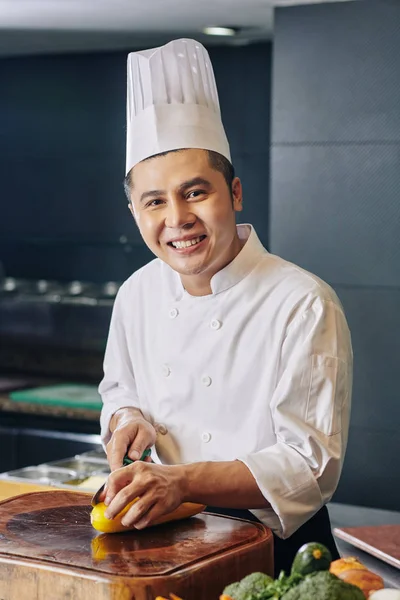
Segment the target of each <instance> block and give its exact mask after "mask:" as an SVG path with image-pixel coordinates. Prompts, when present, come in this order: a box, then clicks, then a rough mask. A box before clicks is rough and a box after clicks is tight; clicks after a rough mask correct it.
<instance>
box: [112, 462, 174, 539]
mask: <svg viewBox="0 0 400 600" xmlns="http://www.w3.org/2000/svg"><path fill="white" fill-rule="evenodd" d="M183 483H184V479H183V476H182V473H181V469H180V467H179V465H177V466H168V465H157V464H154V463H147V462H142V461H136V462H134V463H133V464H131V465H128V466H127V467H122V468H120V469H117V470H116V471H114V472H113V473H111V474H110V475H109V477H108V480H107V487H106V499H105V503H106V504H107V505H108V508H107V510H106V513H105V516H106V517H107V518H108V519H113V518H114V517H115V516H116V515H117V514H118V513H119V512H121V510H122V509H123V508H125V506H126V505H127V504H129V502H131V501H132V500H134V499H135V498H139V499H138V501H137V502H135V504H133V506H131V508H130V509H129V510H128V511H127V513H126V514H125V515H124V517H123V519H122V524H123V525H125V526H129V527H132V526H134V527H135V528H136V529H143V528H145V527H147V526H148V525H151V523H152V522H153V521H155V520H156V519H158V518H159V517H161V516H162V515H164V514H167V513H169V512H171V511H173V510H174V509H175V508H177V507H178V506H179V505H180V504H181V503H182V501H183V494H184V493H183Z"/></svg>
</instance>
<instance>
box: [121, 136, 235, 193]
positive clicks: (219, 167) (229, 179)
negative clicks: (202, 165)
mask: <svg viewBox="0 0 400 600" xmlns="http://www.w3.org/2000/svg"><path fill="white" fill-rule="evenodd" d="M183 150H188V148H178V149H177V150H168V152H160V154H153V155H152V156H148V157H147V158H145V159H144V160H143V162H144V161H145V160H151V159H152V158H156V157H157V156H166V155H167V154H170V153H171V152H182V151H183ZM206 152H207V154H208V162H209V164H210V167H211V168H212V169H214V171H219V172H220V173H222V175H223V176H224V179H225V181H226V184H227V186H228V188H229V189H230V190H231V192H232V183H233V180H234V179H235V168H234V166H233V165H232V163H231V162H230V161H229V160H228V159H227V158H226V157H225V156H223V155H222V154H220V153H219V152H215V151H214V150H206ZM132 168H133V167H132ZM131 173H132V169H131V170H130V171H129V173H128V174H127V175H126V177H125V179H124V190H125V194H126V197H127V198H128V202H129V203H130V201H131Z"/></svg>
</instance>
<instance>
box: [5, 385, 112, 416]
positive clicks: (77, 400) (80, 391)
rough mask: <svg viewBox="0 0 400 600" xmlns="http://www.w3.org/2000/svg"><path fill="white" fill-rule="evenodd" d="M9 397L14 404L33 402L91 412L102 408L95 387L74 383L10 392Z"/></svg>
mask: <svg viewBox="0 0 400 600" xmlns="http://www.w3.org/2000/svg"><path fill="white" fill-rule="evenodd" d="M9 397H10V398H11V400H13V401H14V402H33V403H35V404H52V405H54V406H68V407H71V408H72V407H73V408H86V409H92V410H100V409H101V407H102V402H101V396H100V394H99V393H98V391H97V387H96V386H95V385H81V384H75V383H63V384H59V385H48V386H43V387H37V388H31V389H27V390H19V391H16V392H11V393H10V395H9Z"/></svg>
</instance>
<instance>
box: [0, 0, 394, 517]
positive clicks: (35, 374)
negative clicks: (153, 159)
mask: <svg viewBox="0 0 400 600" xmlns="http://www.w3.org/2000/svg"><path fill="white" fill-rule="evenodd" d="M170 1H171V6H172V5H174V4H175V6H176V8H177V7H178V4H179V2H178V1H177V0H170ZM16 4H17V3H13V4H11V3H8V1H7V0H0V52H1V56H0V182H1V186H0V336H1V337H0V384H1V386H2V388H0V472H1V471H5V470H9V469H14V468H16V467H21V466H24V465H29V464H37V463H39V462H44V461H49V460H54V459H56V458H62V457H64V456H71V455H73V454H75V453H76V452H80V451H83V450H87V449H90V448H93V447H94V445H95V444H98V438H97V434H98V430H99V428H98V413H97V411H93V410H92V411H90V410H86V411H85V410H75V411H74V410H73V409H72V408H69V409H68V408H65V407H64V408H60V407H58V408H54V407H51V408H47V409H44V408H42V409H38V407H37V406H36V407H33V406H31V405H29V404H28V403H16V402H15V403H13V402H12V401H10V400H9V395H8V394H9V391H10V390H11V389H13V388H23V387H32V386H34V385H36V384H42V383H52V382H74V383H81V384H90V385H93V384H96V385H97V383H98V381H99V379H100V378H101V372H102V355H103V351H104V347H105V341H106V336H107V330H108V323H109V319H110V314H111V308H112V302H113V298H114V296H115V293H116V290H117V289H118V285H119V283H120V282H122V281H123V280H124V279H125V278H126V277H128V276H129V275H130V273H132V271H134V270H135V269H137V268H139V267H140V266H142V265H143V264H145V263H146V262H147V261H148V260H150V259H151V255H150V253H149V251H148V250H147V249H146V247H145V246H144V244H143V242H142V241H141V238H140V236H139V233H138V231H137V229H136V226H135V224H134V222H133V220H132V219H131V218H130V216H129V213H128V210H127V203H126V199H125V197H124V192H123V187H122V181H123V176H124V170H123V169H124V160H125V93H126V90H125V86H126V74H125V66H126V54H127V52H128V51H130V50H133V49H136V48H139V47H149V46H151V45H156V44H158V43H164V42H165V41H168V40H169V39H172V38H173V37H177V36H179V37H182V36H190V37H197V38H198V39H199V40H201V41H203V42H204V43H206V45H207V46H208V49H209V52H210V55H211V59H212V61H213V64H214V68H215V74H216V79H217V83H218V88H219V93H220V102H221V109H222V115H223V120H224V124H225V127H226V130H227V134H228V138H229V140H230V143H231V149H232V155H233V162H234V164H235V167H236V170H237V174H238V175H239V176H240V177H241V179H242V181H243V185H244V190H245V208H244V211H243V213H242V215H241V221H246V222H252V223H253V224H254V225H255V226H256V229H257V231H258V234H259V236H260V237H261V240H262V241H263V243H264V244H265V245H266V247H267V248H268V249H269V250H270V251H272V252H274V253H277V254H280V255H281V256H283V257H285V258H287V259H289V260H293V261H294V262H296V263H298V264H300V265H301V266H303V267H305V268H306V269H309V270H311V271H313V272H315V273H316V274H318V275H319V276H321V277H322V278H324V279H325V280H327V281H328V282H329V283H330V284H331V285H332V286H333V287H334V288H335V290H336V291H337V293H338V295H339V297H340V299H341V300H342V302H343V304H344V307H345V310H346V314H347V316H348V321H349V324H350V328H351V331H352V337H353V346H354V354H355V372H354V394H353V412H352V420H351V431H350V441H349V447H348V452H347V456H346V462H345V466H344V471H343V476H342V479H341V483H340V485H339V488H338V491H337V493H336V494H335V497H334V500H335V501H336V502H344V503H348V504H358V505H365V506H373V507H380V508H387V509H393V510H395V509H398V507H399V506H400V477H399V469H398V467H397V468H396V466H395V465H396V461H397V456H398V453H399V450H400V444H399V434H398V429H399V424H400V401H399V386H398V378H397V372H398V368H399V367H398V365H399V363H400V335H399V333H400V311H399V305H400V264H399V263H400V201H399V190H400V108H399V107H400V81H399V73H400V5H399V3H398V2H397V0H393V1H392V0H379V1H377V2H366V1H362V0H355V1H348V2H347V1H342V2H327V3H322V4H319V3H314V2H309V3H307V5H304V6H284V4H294V2H279V1H277V2H275V5H277V6H276V7H275V10H274V11H273V7H272V6H271V4H272V3H271V2H267V1H260V0H258V1H257V0H254V2H249V5H248V7H247V9H246V11H243V9H242V12H241V13H240V11H239V10H238V9H237V6H238V4H237V3H236V2H228V1H227V0H219V2H213V3H211V2H210V3H208V2H207V3H204V4H203V5H202V7H203V10H205V9H206V8H207V10H209V11H210V13H209V14H210V15H211V14H214V15H216V14H217V13H216V12H214V13H213V12H212V11H213V10H214V11H217V12H218V10H220V11H222V12H221V14H223V15H224V18H223V19H222V17H220V18H219V22H218V23H217V24H220V25H222V24H224V25H235V24H236V25H237V26H238V27H237V29H236V36H234V37H233V38H232V39H229V38H211V37H206V36H205V35H203V34H202V33H200V32H199V31H198V30H193V29H190V28H189V27H188V29H187V30H185V29H184V28H183V27H181V28H180V30H179V31H178V32H173V33H171V32H172V25H170V26H169V30H167V29H168V27H167V25H168V19H167V20H166V21H164V17H163V15H161V14H159V13H157V14H156V13H154V16H153V18H154V24H155V25H154V31H152V32H150V33H149V34H148V35H147V36H146V35H145V33H143V32H136V33H135V32H133V33H131V34H129V33H127V32H125V33H121V34H120V35H118V36H117V35H116V33H115V31H112V26H111V25H110V32H109V35H107V32H104V31H103V33H102V35H101V36H99V35H96V34H95V33H94V32H93V31H92V32H90V31H85V30H84V28H82V26H80V27H79V28H77V30H76V31H75V32H74V31H69V32H66V31H53V30H52V29H51V27H50V26H49V25H46V27H45V28H43V29H42V30H38V29H37V23H36V25H35V27H36V30H34V28H33V29H32V31H29V30H25V31H24V27H22V26H21V28H20V29H19V30H18V29H16V28H15V27H14V29H13V28H12V27H11V26H10V25H9V22H8V21H7V18H8V17H9V16H10V14H11V12H12V11H11V7H12V6H13V7H14V8H15V6H16ZM21 4H26V6H27V5H28V4H29V2H26V3H21ZM234 5H237V6H236V12H235V11H234V10H233V8H234ZM230 9H232V10H230ZM13 10H14V9H13ZM158 10H161V5H160V4H158ZM198 10H199V9H198ZM10 11H11V12H10ZM252 11H253V12H252ZM28 12H29V11H28ZM243 12H246V15H245V16H244V15H243ZM273 12H274V21H273V23H272V15H273ZM239 13H240V19H242V22H240V19H239ZM26 14H28V13H26ZM235 15H236V18H237V22H236V23H233V22H232V21H231V19H232V18H233V17H235ZM252 15H253V20H254V22H251V17H252ZM181 16H182V15H181ZM182 18H183V17H182ZM215 18H216V17H215ZM262 18H264V21H263V20H262ZM3 20H4V23H5V25H4V26H3V28H2V22H3ZM38 20H39V21H40V15H38ZM206 20H207V19H206ZM227 21H229V23H227ZM160 23H161V24H163V23H164V25H165V30H163V26H162V25H160ZM7 24H8V25H7ZM24 26H25V27H26V24H25V25H24ZM239 26H240V27H239ZM157 28H158V29H159V31H158V32H156V31H155V30H156V29H157ZM2 390H3V391H2Z"/></svg>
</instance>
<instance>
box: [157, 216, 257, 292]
mask: <svg viewBox="0 0 400 600" xmlns="http://www.w3.org/2000/svg"><path fill="white" fill-rule="evenodd" d="M236 227H237V232H238V236H239V238H240V239H241V240H246V243H245V244H244V246H243V248H242V249H241V251H240V252H239V254H238V255H237V256H236V257H235V258H234V259H233V261H232V262H230V263H229V264H228V265H226V267H224V268H223V269H221V270H220V271H218V273H215V275H214V276H213V277H212V279H211V290H212V295H216V294H219V293H220V292H224V291H226V290H228V289H229V288H231V287H233V286H234V285H236V284H238V283H240V282H241V281H242V280H243V279H244V278H245V277H246V276H247V275H248V274H249V273H250V272H251V271H252V270H253V269H254V267H255V266H256V265H257V263H258V262H259V261H260V259H261V258H262V256H265V254H267V250H266V249H265V248H264V246H263V245H262V244H261V242H260V240H259V238H258V236H257V234H256V232H255V229H254V227H253V226H252V225H250V224H242V225H237V226H236ZM165 266H167V265H165ZM167 268H168V270H169V271H170V272H171V271H172V269H171V268H170V267H167ZM172 273H173V275H174V277H173V280H174V284H175V285H174V288H175V290H174V292H175V293H174V296H175V297H176V298H177V299H178V298H182V295H186V294H187V292H186V291H185V289H184V288H183V285H182V282H181V278H180V276H179V273H177V272H176V271H172ZM199 298H209V296H199Z"/></svg>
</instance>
